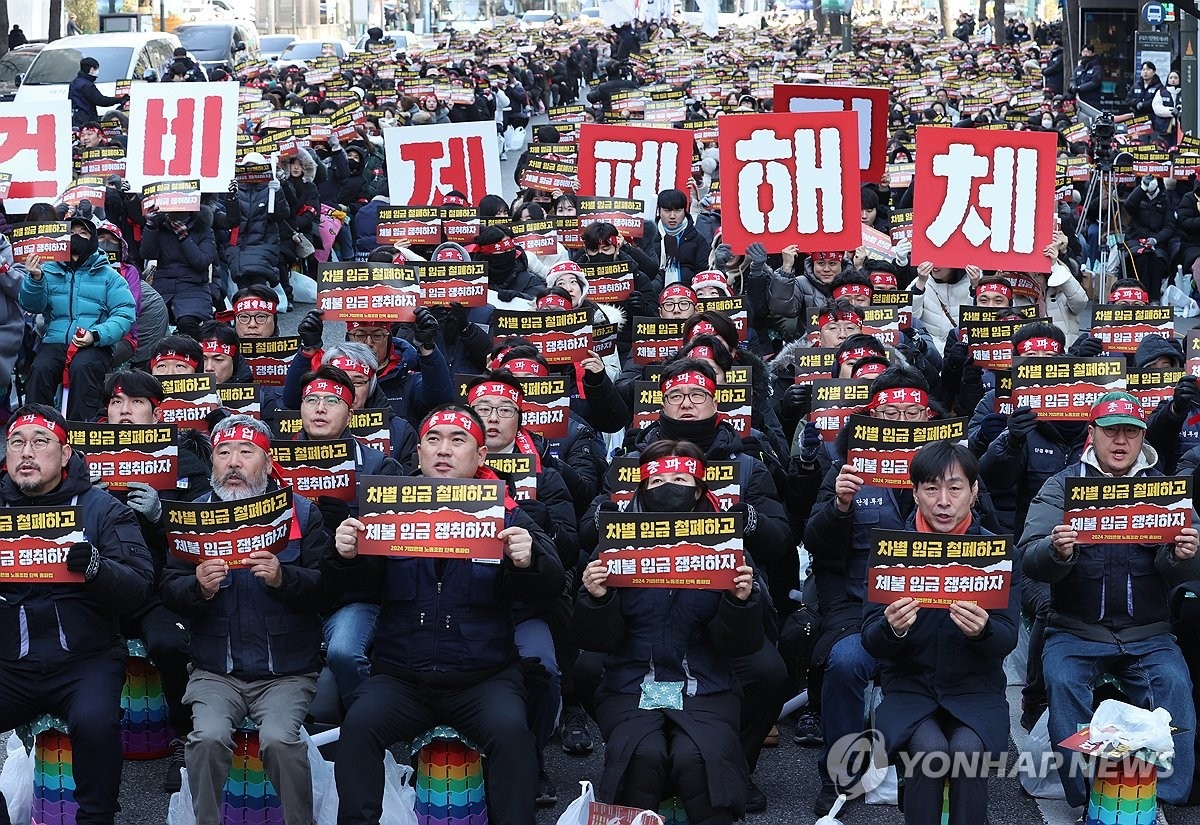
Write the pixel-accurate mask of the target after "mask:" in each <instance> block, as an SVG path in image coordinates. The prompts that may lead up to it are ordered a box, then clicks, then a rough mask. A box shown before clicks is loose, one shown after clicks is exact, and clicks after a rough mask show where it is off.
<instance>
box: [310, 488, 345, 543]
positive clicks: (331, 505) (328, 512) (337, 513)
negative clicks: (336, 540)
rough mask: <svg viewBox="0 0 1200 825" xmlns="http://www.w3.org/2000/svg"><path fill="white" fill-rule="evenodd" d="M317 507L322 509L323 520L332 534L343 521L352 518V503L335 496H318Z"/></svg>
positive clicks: (326, 528)
mask: <svg viewBox="0 0 1200 825" xmlns="http://www.w3.org/2000/svg"><path fill="white" fill-rule="evenodd" d="M317 509H318V510H320V511H321V520H322V521H323V522H325V530H326V532H328V533H329V535H331V536H332V535H333V533H334V531H336V530H337V529H338V527H340V526H341V525H342V522H343V521H345V520H346V519H348V518H350V505H349V504H347V503H346V502H344V501H342V500H341V499H340V498H334V497H333V496H317Z"/></svg>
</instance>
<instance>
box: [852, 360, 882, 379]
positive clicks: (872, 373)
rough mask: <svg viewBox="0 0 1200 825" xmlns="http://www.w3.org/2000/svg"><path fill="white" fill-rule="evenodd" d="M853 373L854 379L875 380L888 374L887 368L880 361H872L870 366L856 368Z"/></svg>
mask: <svg viewBox="0 0 1200 825" xmlns="http://www.w3.org/2000/svg"><path fill="white" fill-rule="evenodd" d="M851 372H852V373H853V376H852V377H853V378H875V377H877V376H880V375H883V374H884V373H885V372H887V367H886V366H884V365H883V364H880V363H879V362H878V361H872V362H871V363H869V364H863V365H862V366H861V367H854V369H853V370H851Z"/></svg>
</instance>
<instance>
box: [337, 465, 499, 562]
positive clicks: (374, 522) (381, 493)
mask: <svg viewBox="0 0 1200 825" xmlns="http://www.w3.org/2000/svg"><path fill="white" fill-rule="evenodd" d="M504 499H505V493H504V484H503V482H500V481H483V480H479V479H445V478H424V477H418V478H408V477H397V476H363V477H362V478H361V479H360V480H359V486H358V519H359V521H361V522H362V523H363V524H364V525H365V526H366V530H365V531H364V532H362V533H360V534H359V539H358V552H359V553H362V554H364V555H368V556H392V557H400V558H425V559H462V560H470V561H481V562H499V561H500V560H501V558H503V556H504V542H503V541H502V540H501V539H500V538H499V535H500V531H501V530H503V529H504Z"/></svg>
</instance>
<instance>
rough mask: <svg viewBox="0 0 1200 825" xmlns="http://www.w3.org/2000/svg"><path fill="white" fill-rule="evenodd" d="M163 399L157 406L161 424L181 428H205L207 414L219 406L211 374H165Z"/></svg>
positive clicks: (163, 377)
mask: <svg viewBox="0 0 1200 825" xmlns="http://www.w3.org/2000/svg"><path fill="white" fill-rule="evenodd" d="M159 380H160V381H161V382H162V387H163V395H164V398H163V400H162V403H161V404H159V405H158V418H159V420H160V421H161V422H162V423H164V424H174V425H175V426H177V427H179V428H180V429H190V430H207V429H208V421H207V419H208V416H209V415H211V414H212V413H214V412H216V410H217V409H218V408H219V407H220V406H221V396H220V395H218V394H217V378H216V376H215V375H213V374H212V373H208V372H204V373H196V374H194V375H164V376H161V377H160V378H159Z"/></svg>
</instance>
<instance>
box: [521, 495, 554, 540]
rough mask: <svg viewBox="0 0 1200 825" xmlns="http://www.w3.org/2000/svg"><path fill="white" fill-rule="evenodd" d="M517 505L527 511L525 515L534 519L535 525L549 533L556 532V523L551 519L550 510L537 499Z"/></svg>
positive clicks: (530, 499)
mask: <svg viewBox="0 0 1200 825" xmlns="http://www.w3.org/2000/svg"><path fill="white" fill-rule="evenodd" d="M517 505H518V506H519V507H520V508H521V509H522V510H524V511H525V515H527V516H529V517H530V518H531V519H533V522H534V524H536V525H537V526H538V527H541V528H542V529H543V530H545V531H546V532H547V533H553V532H554V522H553V520H551V518H550V508H549V507H547V506H546V505H545V504H543V503H542V502H540V501H538V500H537V499H532V498H527V499H522V500H520V501H518V502H517Z"/></svg>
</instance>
